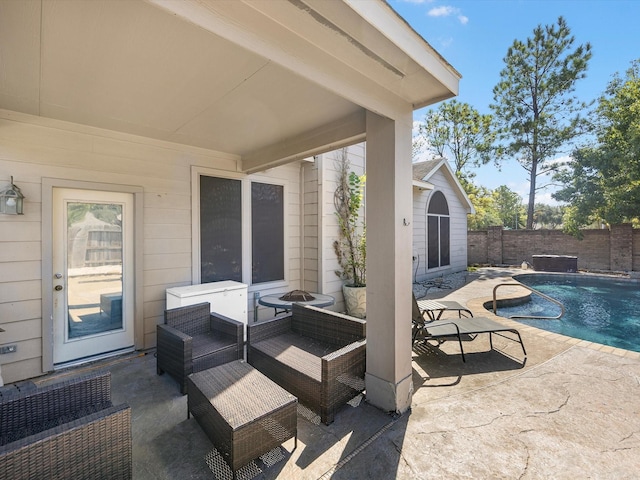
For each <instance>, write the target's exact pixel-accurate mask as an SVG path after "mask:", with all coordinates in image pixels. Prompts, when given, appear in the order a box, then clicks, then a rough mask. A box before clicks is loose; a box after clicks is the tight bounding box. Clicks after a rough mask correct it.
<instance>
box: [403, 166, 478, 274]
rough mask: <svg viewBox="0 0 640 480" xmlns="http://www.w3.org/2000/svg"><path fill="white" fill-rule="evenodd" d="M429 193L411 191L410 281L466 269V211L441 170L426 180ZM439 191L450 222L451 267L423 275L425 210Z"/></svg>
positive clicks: (425, 231)
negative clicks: (411, 240) (411, 278)
mask: <svg viewBox="0 0 640 480" xmlns="http://www.w3.org/2000/svg"><path fill="white" fill-rule="evenodd" d="M428 182H429V183H431V184H433V186H434V189H433V190H419V189H418V188H416V187H414V188H413V257H415V260H414V262H413V268H414V277H415V278H414V281H416V280H417V281H421V280H425V279H428V278H433V277H436V276H439V275H442V274H444V273H454V272H460V271H463V270H466V269H467V211H466V209H465V205H464V204H463V203H462V202H461V201H460V198H459V197H458V195H457V192H456V190H454V188H453V187H452V185H451V183H450V182H449V181H448V180H447V177H446V176H445V175H444V174H443V173H442V171H441V170H438V171H437V172H435V173H434V174H433V175H432V176H431V177H429V179H428ZM438 190H439V191H441V192H442V193H443V194H444V196H445V198H446V199H447V203H448V204H449V216H450V221H451V237H450V248H451V264H450V265H449V266H448V267H440V268H435V269H430V270H428V271H427V206H428V202H429V199H430V198H431V195H432V194H433V192H435V191H438Z"/></svg>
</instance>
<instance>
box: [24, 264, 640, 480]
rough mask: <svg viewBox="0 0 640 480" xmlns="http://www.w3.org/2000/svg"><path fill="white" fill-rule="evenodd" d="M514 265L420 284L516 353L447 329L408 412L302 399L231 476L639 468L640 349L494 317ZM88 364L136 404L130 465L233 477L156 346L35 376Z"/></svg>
mask: <svg viewBox="0 0 640 480" xmlns="http://www.w3.org/2000/svg"><path fill="white" fill-rule="evenodd" d="M513 273H514V271H511V270H507V269H496V268H492V269H481V270H479V271H478V272H476V273H473V274H469V277H468V281H467V283H466V284H465V285H464V286H462V287H461V288H459V289H457V290H455V291H452V290H449V291H438V292H435V293H431V294H430V295H428V297H429V298H437V297H439V296H442V297H443V298H444V297H446V298H447V299H450V300H456V301H459V302H461V303H463V304H466V305H467V306H468V307H469V308H470V309H471V310H472V311H473V312H474V314H475V315H476V316H477V315H480V314H481V315H483V316H489V317H491V318H494V319H498V321H500V322H504V323H512V324H514V325H516V326H517V328H518V329H519V330H520V333H521V334H522V337H523V341H524V344H525V346H526V349H527V353H528V358H527V359H526V362H525V363H524V365H523V363H522V357H523V356H522V351H521V349H520V347H519V345H518V344H516V343H514V342H510V341H508V340H505V339H499V340H496V341H494V347H495V350H492V351H490V350H489V342H488V338H487V335H481V336H479V337H478V338H476V339H475V340H474V341H472V342H465V353H468V355H467V362H466V363H463V362H462V360H461V356H460V352H459V349H458V348H457V344H456V342H447V343H445V344H444V345H443V346H442V347H441V348H440V349H434V348H425V347H421V346H420V347H416V348H414V351H413V381H414V395H413V401H412V407H411V411H410V412H407V413H406V414H404V415H401V416H399V417H395V416H392V415H389V414H386V413H384V412H382V411H380V410H378V409H376V408H374V407H373V406H371V405H369V404H367V402H366V400H362V401H360V402H357V401H356V402H354V404H353V405H347V406H345V407H344V408H343V409H342V410H341V411H340V412H339V413H338V415H337V416H336V420H335V422H334V423H332V424H331V425H329V426H326V425H321V424H318V422H317V421H316V419H315V418H314V417H313V416H312V415H308V414H306V413H305V411H304V410H303V409H299V414H298V447H297V449H295V450H293V440H289V441H288V442H286V443H285V444H284V445H283V448H281V449H280V450H279V452H274V454H275V460H274V461H275V462H276V463H274V464H271V459H265V462H266V464H265V463H264V462H260V461H259V462H256V463H255V465H253V466H251V467H250V468H247V469H244V470H242V471H241V472H240V474H239V476H238V478H257V479H276V478H278V479H292V480H293V479H295V480H299V479H329V478H331V479H349V480H357V479H392V478H398V479H424V478H482V479H485V478H491V479H494V478H506V479H516V478H517V479H538V478H554V479H562V478H567V479H576V478H593V479H600V478H602V479H604V478H606V479H626V478H628V479H631V478H634V479H635V478H638V476H639V473H638V472H640V401H639V400H638V399H639V396H640V353H636V352H630V351H626V350H620V349H614V348H612V347H605V346H601V345H596V344H591V343H589V342H585V341H580V340H576V339H571V338H568V337H563V336H561V335H557V334H551V333H548V332H544V331H541V330H538V329H535V328H532V327H527V326H524V325H522V324H517V323H515V322H513V321H510V320H507V319H504V318H500V317H493V316H492V315H491V314H490V313H489V312H487V311H486V310H484V309H483V307H482V305H483V302H484V301H486V300H488V299H489V297H490V296H491V292H492V289H493V286H494V285H496V284H497V283H500V282H504V281H509V279H510V278H511V275H512V274H513ZM501 292H502V291H501ZM505 293H508V292H507V288H505V292H503V293H501V295H503V294H505ZM88 369H108V370H110V371H111V372H112V389H113V393H112V396H113V400H114V403H116V404H118V403H122V402H127V403H128V404H129V405H130V406H131V407H132V419H133V427H132V428H133V444H134V447H133V461H134V465H133V474H134V475H133V477H134V479H136V480H138V479H140V480H143V479H144V480H146V479H200V478H202V479H205V478H206V479H211V478H230V476H229V477H227V475H226V473H228V472H225V471H224V468H223V466H222V464H221V461H220V459H219V458H216V457H215V456H212V455H211V452H212V445H211V443H210V442H209V440H208V438H207V437H206V436H205V434H204V433H203V431H202V430H201V429H200V427H199V426H198V423H197V422H196V420H194V419H193V418H191V419H189V420H187V397H186V396H182V395H180V393H179V391H178V386H177V383H176V382H175V381H174V380H173V379H172V378H171V377H169V376H168V375H163V376H158V375H156V363H155V358H154V352H153V351H151V352H145V353H142V354H134V355H130V356H126V357H121V358H117V359H112V360H110V361H104V362H101V363H96V364H93V365H90V366H86V367H83V368H76V369H73V370H68V371H63V372H57V373H55V374H53V375H50V376H47V377H43V378H40V379H36V382H50V381H55V380H58V379H60V378H63V377H65V376H67V375H76V374H78V373H80V372H81V371H84V370H88ZM292 450H293V451H292ZM278 456H279V457H278ZM279 458H281V460H280V461H277V460H279ZM207 459H208V460H209V464H210V465H212V468H210V467H209V466H208V464H207V461H206V460H207Z"/></svg>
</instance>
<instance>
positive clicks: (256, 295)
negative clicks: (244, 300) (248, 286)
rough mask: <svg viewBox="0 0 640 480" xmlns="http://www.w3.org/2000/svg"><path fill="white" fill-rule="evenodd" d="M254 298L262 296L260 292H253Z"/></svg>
mask: <svg viewBox="0 0 640 480" xmlns="http://www.w3.org/2000/svg"><path fill="white" fill-rule="evenodd" d="M253 298H255V299H256V300H257V299H258V298H260V292H253Z"/></svg>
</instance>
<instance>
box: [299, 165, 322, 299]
mask: <svg viewBox="0 0 640 480" xmlns="http://www.w3.org/2000/svg"><path fill="white" fill-rule="evenodd" d="M303 174H304V177H303V192H302V196H303V211H304V215H303V227H302V229H303V235H302V241H303V242H304V251H303V265H304V268H303V271H302V273H303V281H302V289H303V290H306V291H307V292H319V291H320V275H319V274H318V272H319V267H318V265H319V260H320V255H319V254H318V247H319V245H318V237H319V235H320V231H319V223H318V218H319V211H320V206H319V205H318V197H319V194H318V189H319V171H318V163H317V162H315V161H314V162H313V163H308V164H306V165H304V167H303Z"/></svg>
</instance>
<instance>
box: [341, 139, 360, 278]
mask: <svg viewBox="0 0 640 480" xmlns="http://www.w3.org/2000/svg"><path fill="white" fill-rule="evenodd" d="M336 169H337V171H338V185H337V186H336V190H335V192H334V196H333V203H334V205H335V209H336V216H337V218H338V227H339V229H340V234H339V238H338V240H336V241H334V242H333V249H334V251H335V253H336V257H337V258H338V263H339V265H340V268H341V270H336V275H337V276H338V277H340V278H342V279H343V280H347V285H349V286H353V287H364V286H366V284H367V265H366V264H367V235H366V224H365V221H364V219H362V220H361V219H360V214H361V207H362V201H363V198H364V184H365V181H366V176H365V175H362V176H358V175H357V174H356V173H355V172H350V171H349V159H348V156H347V150H346V149H342V152H341V157H340V160H339V161H338V162H336Z"/></svg>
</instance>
